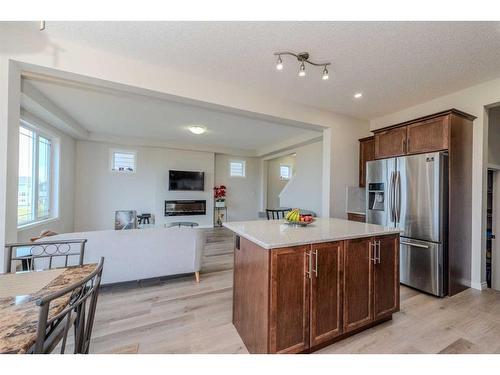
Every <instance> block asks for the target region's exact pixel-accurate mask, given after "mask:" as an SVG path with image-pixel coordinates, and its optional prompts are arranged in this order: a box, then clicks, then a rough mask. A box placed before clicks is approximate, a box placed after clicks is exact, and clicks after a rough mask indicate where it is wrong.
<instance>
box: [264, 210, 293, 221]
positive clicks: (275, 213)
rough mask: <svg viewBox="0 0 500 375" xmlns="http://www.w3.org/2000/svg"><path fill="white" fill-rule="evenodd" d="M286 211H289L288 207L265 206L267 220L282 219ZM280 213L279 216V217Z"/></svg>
mask: <svg viewBox="0 0 500 375" xmlns="http://www.w3.org/2000/svg"><path fill="white" fill-rule="evenodd" d="M288 211H291V209H290V208H282V209H276V210H275V209H270V208H266V216H267V220H279V219H284V218H285V215H286V213H287V212H288ZM280 215H281V218H280Z"/></svg>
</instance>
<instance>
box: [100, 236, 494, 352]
mask: <svg viewBox="0 0 500 375" xmlns="http://www.w3.org/2000/svg"><path fill="white" fill-rule="evenodd" d="M232 246H233V243H232V235H231V233H230V232H229V231H228V230H227V229H225V228H214V229H209V230H207V241H206V246H205V254H204V258H203V267H202V270H201V282H200V283H199V284H197V283H196V281H195V278H194V275H188V276H183V277H178V278H165V279H155V280H148V281H145V282H139V283H129V284H125V285H119V286H112V287H105V288H103V290H102V292H101V294H100V296H99V302H98V306H97V313H96V317H95V323H94V331H93V338H92V344H91V352H92V353H128V354H130V353H248V352H247V350H246V348H245V346H244V345H243V342H242V341H241V339H240V337H239V336H238V334H237V332H236V330H235V328H234V327H233V325H232V323H231V314H232V283H233V274H232V262H233V256H232ZM499 337H500V292H495V291H493V290H487V291H483V292H479V291H477V290H472V289H468V290H466V291H464V292H462V293H460V294H458V295H456V296H453V297H451V298H444V299H439V298H435V297H431V296H428V295H425V294H422V293H419V292H417V291H415V290H412V289H410V288H406V287H403V286H402V287H401V311H400V312H399V313H396V314H395V315H394V319H393V320H392V321H389V322H386V323H383V324H381V325H379V326H376V327H373V328H371V329H369V330H366V331H363V332H361V333H359V334H357V335H355V336H352V337H349V338H347V339H345V340H343V341H340V342H338V343H335V344H333V345H330V346H328V347H326V348H324V349H322V350H321V351H319V352H317V353H449V354H451V353H500V339H499Z"/></svg>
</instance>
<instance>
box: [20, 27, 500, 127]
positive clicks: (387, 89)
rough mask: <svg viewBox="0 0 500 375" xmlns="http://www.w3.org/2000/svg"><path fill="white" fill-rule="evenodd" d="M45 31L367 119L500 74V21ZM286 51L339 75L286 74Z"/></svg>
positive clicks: (290, 70) (291, 65)
mask: <svg viewBox="0 0 500 375" xmlns="http://www.w3.org/2000/svg"><path fill="white" fill-rule="evenodd" d="M16 26H18V27H29V28H36V27H38V24H37V23H33V22H31V23H30V22H28V23H24V24H22V23H18V24H17V25H16ZM44 32H45V33H47V35H48V36H49V37H50V36H51V35H55V36H59V37H63V38H66V39H69V40H72V41H74V42H77V43H83V44H86V45H89V46H91V47H94V48H97V49H104V50H107V51H111V52H114V53H118V54H121V55H126V56H129V57H131V58H134V59H140V60H145V61H147V62H150V63H153V64H159V65H165V66H169V67H171V68H174V69H178V70H182V71H185V72H188V73H191V74H194V75H198V76H204V77H210V78H213V79H215V80H220V81H225V82H229V83H233V84H238V85H242V86H245V87H249V88H253V89H255V90H259V91H260V92H271V93H273V94H274V95H276V96H279V97H282V98H285V99H289V100H291V101H294V102H297V103H303V104H307V105H311V106H314V107H319V108H324V109H328V110H332V111H335V112H338V113H344V114H348V115H351V116H355V117H359V118H365V119H369V118H374V117H377V116H379V115H383V114H386V113H390V112H393V111H396V110H399V109H402V108H405V107H408V106H411V105H414V104H417V103H420V102H423V101H426V100H429V99H431V98H433V97H437V96H440V95H444V94H447V93H450V92H453V91H456V90H459V89H462V88H465V87H468V86H471V85H474V84H476V83H480V82H483V81H486V80H489V79H492V78H496V77H498V76H500V64H499V61H500V23H498V22H52V21H50V22H47V29H46V31H44ZM278 50H292V51H296V52H300V51H308V52H310V54H311V58H312V59H315V60H319V61H331V62H332V68H331V75H330V77H331V78H330V80H329V81H327V82H323V81H321V69H320V68H318V70H317V71H315V72H314V71H313V69H312V68H311V67H307V68H308V72H307V73H308V74H307V76H306V77H305V78H301V79H299V78H298V77H297V74H296V73H297V68H298V64H297V62H296V61H293V60H291V59H288V58H286V59H285V60H284V63H285V69H284V70H283V71H282V72H277V71H276V70H275V67H274V64H275V58H274V56H273V52H275V51H278ZM358 91H360V92H363V98H362V99H360V100H355V99H353V94H354V93H355V92H358Z"/></svg>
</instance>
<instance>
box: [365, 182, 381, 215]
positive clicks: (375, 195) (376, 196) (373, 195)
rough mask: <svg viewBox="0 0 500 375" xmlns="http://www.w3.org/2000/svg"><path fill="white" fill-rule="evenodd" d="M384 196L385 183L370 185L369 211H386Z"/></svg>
mask: <svg viewBox="0 0 500 375" xmlns="http://www.w3.org/2000/svg"><path fill="white" fill-rule="evenodd" d="M384 195H385V191H384V184H383V183H372V184H368V209H369V210H376V211H384V199H385V197H384Z"/></svg>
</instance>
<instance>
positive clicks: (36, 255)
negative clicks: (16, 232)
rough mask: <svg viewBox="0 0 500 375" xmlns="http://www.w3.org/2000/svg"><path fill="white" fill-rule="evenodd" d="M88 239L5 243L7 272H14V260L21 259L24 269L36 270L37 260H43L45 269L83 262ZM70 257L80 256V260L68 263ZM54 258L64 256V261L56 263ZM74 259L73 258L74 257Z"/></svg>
mask: <svg viewBox="0 0 500 375" xmlns="http://www.w3.org/2000/svg"><path fill="white" fill-rule="evenodd" d="M86 243H87V240H86V239H75V240H57V241H40V242H27V243H14V244H8V245H5V249H6V253H7V256H6V264H5V272H8V273H9V272H12V262H14V261H20V262H21V265H22V270H23V271H33V270H35V269H36V268H35V260H36V259H38V260H40V262H43V266H44V267H43V269H51V268H52V267H53V266H55V267H61V266H62V267H67V266H69V265H79V266H81V265H82V264H83V256H84V253H85V244H86ZM69 257H74V258H76V257H78V262H76V263H75V262H72V264H68V258H69ZM53 258H63V260H64V263H62V262H60V263H59V264H56V265H54V264H53V262H52V260H53ZM72 260H73V258H72ZM47 263H48V264H47Z"/></svg>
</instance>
